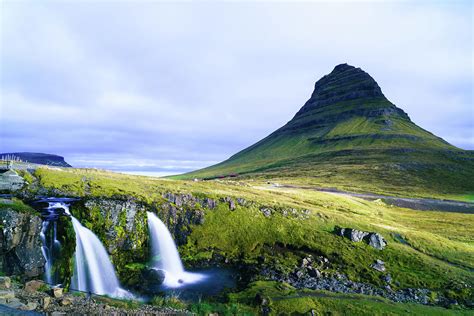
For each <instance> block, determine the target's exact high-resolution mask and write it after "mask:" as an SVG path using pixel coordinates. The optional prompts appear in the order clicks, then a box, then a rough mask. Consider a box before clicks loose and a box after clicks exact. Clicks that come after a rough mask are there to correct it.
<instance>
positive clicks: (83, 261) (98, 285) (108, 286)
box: [43, 202, 133, 298]
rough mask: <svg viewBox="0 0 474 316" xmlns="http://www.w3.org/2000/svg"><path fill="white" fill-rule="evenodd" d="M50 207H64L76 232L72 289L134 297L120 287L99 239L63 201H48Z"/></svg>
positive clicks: (113, 295)
mask: <svg viewBox="0 0 474 316" xmlns="http://www.w3.org/2000/svg"><path fill="white" fill-rule="evenodd" d="M50 208H62V209H64V212H65V213H66V214H68V215H69V216H71V220H72V225H73V227H74V232H75V233H76V253H75V257H74V259H75V260H74V261H75V262H74V276H73V278H72V281H71V288H73V289H75V290H79V291H84V292H92V293H95V294H101V295H109V296H112V297H124V298H125V297H127V298H131V297H133V296H132V294H131V293H129V292H127V291H126V290H124V289H122V288H121V287H120V283H119V281H118V279H117V276H116V275H115V271H114V267H113V265H112V263H111V262H110V259H109V256H108V254H107V251H106V250H105V248H104V246H103V245H102V243H101V242H100V240H99V238H97V236H96V235H95V234H94V233H93V232H92V231H90V230H89V229H87V228H86V227H84V226H82V225H81V223H79V221H78V220H77V219H76V218H75V217H74V216H72V215H71V213H69V206H68V205H67V204H65V203H63V202H55V203H50ZM43 228H44V226H43ZM54 239H55V240H54V242H55V243H56V235H54ZM48 275H50V273H46V277H47V278H48Z"/></svg>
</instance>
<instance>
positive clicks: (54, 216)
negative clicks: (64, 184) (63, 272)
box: [40, 202, 63, 284]
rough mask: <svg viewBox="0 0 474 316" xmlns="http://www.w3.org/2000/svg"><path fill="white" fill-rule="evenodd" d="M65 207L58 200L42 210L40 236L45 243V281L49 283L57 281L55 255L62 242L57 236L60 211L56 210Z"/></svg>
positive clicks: (42, 248)
mask: <svg viewBox="0 0 474 316" xmlns="http://www.w3.org/2000/svg"><path fill="white" fill-rule="evenodd" d="M58 208H60V209H63V207H62V206H61V205H60V203H57V202H48V207H46V208H45V209H44V211H43V212H42V215H43V226H42V229H41V233H40V237H41V241H42V243H43V246H42V247H41V251H42V252H43V256H44V258H45V261H46V263H45V281H46V283H48V284H54V282H57V278H56V276H55V275H53V271H52V270H53V264H54V258H55V256H56V255H57V254H58V253H59V252H60V250H61V243H60V242H59V240H58V237H57V220H58V216H59V215H58V213H57V212H56V210H57V209H58Z"/></svg>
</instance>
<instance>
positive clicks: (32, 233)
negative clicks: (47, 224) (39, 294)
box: [0, 208, 45, 278]
mask: <svg viewBox="0 0 474 316" xmlns="http://www.w3.org/2000/svg"><path fill="white" fill-rule="evenodd" d="M0 224H1V225H2V226H3V229H2V230H0V267H2V269H3V271H4V272H5V274H7V275H13V274H16V275H23V276H25V277H27V278H33V277H37V276H40V275H41V274H42V273H43V270H44V264H45V259H44V256H43V253H42V252H41V246H42V243H41V238H40V233H41V227H42V221H41V218H40V217H39V216H36V215H34V214H27V213H20V212H17V211H15V210H13V209H9V208H4V209H1V210H0Z"/></svg>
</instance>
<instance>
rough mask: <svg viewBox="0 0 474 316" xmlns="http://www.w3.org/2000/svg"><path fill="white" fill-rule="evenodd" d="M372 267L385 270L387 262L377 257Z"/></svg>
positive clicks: (381, 270)
mask: <svg viewBox="0 0 474 316" xmlns="http://www.w3.org/2000/svg"><path fill="white" fill-rule="evenodd" d="M370 267H371V268H372V269H375V270H377V271H380V272H385V262H383V261H382V260H380V259H377V260H376V261H375V263H374V264H372V265H371V266H370Z"/></svg>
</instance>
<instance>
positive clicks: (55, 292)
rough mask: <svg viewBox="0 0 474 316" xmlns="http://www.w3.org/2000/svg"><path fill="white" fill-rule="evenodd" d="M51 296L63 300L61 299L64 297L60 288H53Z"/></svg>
mask: <svg viewBox="0 0 474 316" xmlns="http://www.w3.org/2000/svg"><path fill="white" fill-rule="evenodd" d="M51 294H52V295H53V297H55V298H61V297H63V289H62V288H60V287H55V288H52V289H51Z"/></svg>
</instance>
